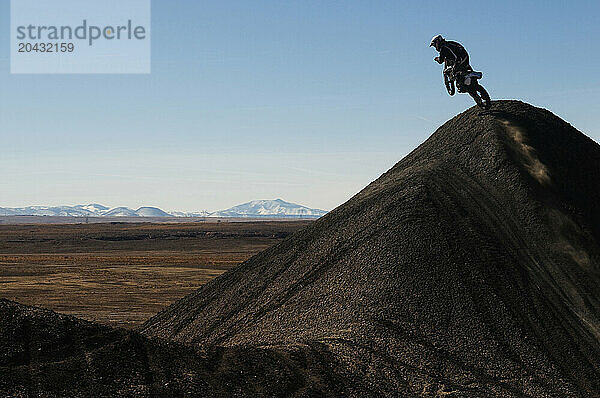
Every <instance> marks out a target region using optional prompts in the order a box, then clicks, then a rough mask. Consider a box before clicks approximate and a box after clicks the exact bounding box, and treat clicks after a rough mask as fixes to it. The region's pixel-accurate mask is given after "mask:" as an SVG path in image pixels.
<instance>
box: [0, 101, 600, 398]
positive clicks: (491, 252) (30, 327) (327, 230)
mask: <svg viewBox="0 0 600 398" xmlns="http://www.w3.org/2000/svg"><path fill="white" fill-rule="evenodd" d="M599 242H600V146H599V145H598V144H596V143H595V142H593V141H592V140H591V139H589V138H587V137H586V136H584V135H583V134H581V133H580V132H578V131H577V130H575V129H574V128H573V127H571V126H570V125H568V124H567V123H565V122H564V121H562V120H561V119H559V118H558V117H556V116H554V115H552V114H551V113H550V112H548V111H545V110H542V109H539V108H535V107H532V106H530V105H527V104H524V103H522V102H517V101H498V102H495V103H494V105H493V107H492V110H491V111H480V110H478V109H476V108H471V109H469V110H467V111H466V112H464V113H462V114H460V115H458V116H457V117H455V118H453V119H452V120H450V121H449V122H447V123H446V124H444V125H443V126H442V127H440V128H439V129H438V130H437V131H436V132H435V133H434V134H433V135H432V136H431V137H430V138H429V139H428V140H427V141H426V142H425V143H423V144H422V145H421V146H420V147H418V148H417V149H416V150H414V151H413V152H412V153H411V154H409V155H408V156H407V157H405V158H404V159H403V160H401V161H400V162H399V163H398V164H396V165H395V166H394V167H393V168H392V169H390V170H389V171H388V172H387V173H385V174H384V175H382V176H381V177H380V178H379V179H377V180H376V181H374V182H373V183H371V184H370V185H369V186H367V187H366V188H365V189H363V190H362V191H361V192H360V193H358V194H357V195H356V196H354V197H353V198H352V199H351V200H349V201H348V202H347V203H345V204H344V205H342V206H340V207H338V208H337V209H336V210H334V211H332V212H331V213H329V214H327V215H326V216H324V217H322V218H321V219H319V220H318V221H316V222H315V223H313V224H311V225H310V226H309V227H308V228H306V229H304V230H302V231H301V232H299V233H296V234H294V235H292V236H291V237H289V238H288V239H286V240H285V241H283V242H282V243H280V244H278V245H276V246H274V247H272V248H270V249H268V250H266V251H264V252H262V253H260V254H258V255H257V256H255V257H253V258H252V259H250V260H248V261H247V262H245V263H243V264H242V265H240V266H239V267H238V268H236V269H235V270H233V271H230V272H228V273H226V274H224V275H223V276H221V277H219V278H217V279H215V280H213V281H211V282H210V283H208V284H207V285H205V286H204V287H203V288H201V289H200V290H198V291H197V292H195V293H193V294H191V295H189V296H187V297H185V298H183V299H181V300H179V301H178V302H176V303H175V304H174V305H172V306H171V307H169V308H167V309H165V310H164V311H162V312H160V313H159V314H157V315H156V316H155V317H153V318H151V319H150V320H149V321H148V322H146V324H144V325H143V326H142V328H141V330H140V332H141V333H142V334H138V333H136V332H124V331H115V330H112V329H108V328H104V327H101V326H97V325H93V324H89V323H83V321H78V320H75V319H72V318H68V320H65V319H67V318H65V317H62V316H59V315H57V314H50V313H46V312H42V313H40V312H39V310H32V309H30V308H28V307H21V306H18V305H16V304H13V303H1V305H0V317H1V318H0V325H3V326H2V328H3V329H2V330H0V332H2V333H1V335H0V345H2V347H0V349H2V351H0V352H4V351H5V347H16V348H14V349H13V351H9V352H12V354H6V355H4V356H3V357H0V380H2V381H0V393H1V392H3V391H9V392H14V391H20V390H18V389H19V388H21V389H23V391H28V392H31V393H34V394H37V393H38V392H43V391H45V390H44V387H43V386H44V385H45V384H44V383H50V384H51V385H52V389H51V391H61V392H65V391H67V392H68V393H71V394H78V393H82V394H84V395H86V394H87V395H98V394H93V393H89V392H90V391H100V392H101V393H102V394H106V395H110V394H114V393H115V392H120V391H121V392H122V391H125V392H130V393H131V394H133V395H142V396H143V395H145V394H151V395H157V394H174V395H181V394H184V393H185V392H186V389H188V390H187V391H192V392H195V393H202V394H204V395H208V396H219V395H223V394H224V395H225V396H229V395H236V394H237V395H238V396H260V395H264V396H289V395H298V396H320V395H329V396H432V397H433V396H444V395H449V394H451V393H452V395H451V396H460V397H482V396H502V397H546V396H552V397H562V396H582V397H595V396H598V395H600V305H599V298H600V245H599ZM11 314H12V315H11ZM40 322H42V324H44V325H47V326H46V327H43V328H41V330H43V331H44V333H43V334H40V332H38V330H40V327H38V326H36V325H38V324H39V323H40ZM65 325H66V326H65ZM67 326H68V327H67ZM19 328H24V330H25V332H19V331H20V330H21V329H19ZM40 336H41V337H40ZM96 336H98V337H96ZM158 339H164V340H158ZM166 341H171V342H170V343H167V342H166ZM52 347H61V348H60V349H55V348H52ZM40 352H41V353H49V354H43V355H42V354H40ZM69 363H77V364H78V366H81V367H82V368H83V369H88V372H86V373H76V372H75V373H71V372H70V370H69V369H72V368H67V366H69V365H67V364H69ZM2 373H4V374H2ZM42 374H44V375H46V374H50V375H52V376H43V377H46V379H39V378H40V377H42V376H40V375H42ZM73 374H75V376H74V375H73ZM88 374H91V375H92V376H85V375H88ZM94 375H96V376H94ZM97 375H99V376H97ZM5 376H6V377H5ZM48 377H50V379H48ZM100 388H101V389H100ZM0 395H1V394H0Z"/></svg>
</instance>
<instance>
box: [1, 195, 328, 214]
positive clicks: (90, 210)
mask: <svg viewBox="0 0 600 398" xmlns="http://www.w3.org/2000/svg"><path fill="white" fill-rule="evenodd" d="M326 213H327V212H326V211H324V210H318V209H310V208H308V207H306V206H302V205H298V204H295V203H289V202H286V201H284V200H281V199H275V200H255V201H252V202H248V203H244V204H241V205H238V206H234V207H232V208H230V209H227V210H221V211H216V212H214V213H211V212H208V211H199V212H181V211H172V212H165V211H163V210H161V209H159V208H157V207H140V208H139V209H137V210H133V209H130V208H129V207H115V208H112V209H111V208H109V207H106V206H103V205H100V204H97V203H93V204H89V205H77V206H54V207H49V206H29V207H12V208H8V207H0V216H55V217H236V218H240V217H243V218H247V217H275V218H319V217H321V216H322V215H324V214H326Z"/></svg>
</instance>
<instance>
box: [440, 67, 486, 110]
mask: <svg viewBox="0 0 600 398" xmlns="http://www.w3.org/2000/svg"><path fill="white" fill-rule="evenodd" d="M482 77H483V73H481V72H475V71H472V70H469V71H456V72H455V71H454V68H453V67H451V66H450V67H446V68H444V84H445V85H446V90H448V94H450V95H451V96H452V95H454V93H455V92H456V88H457V89H458V92H459V93H469V95H470V96H471V97H472V98H473V99H474V100H475V102H476V103H477V105H478V106H479V107H480V108H483V109H490V107H491V106H492V100H491V99H490V95H489V94H488V92H487V91H486V90H485V88H483V86H482V85H481V84H479V79H481V78H482ZM455 84H456V88H455Z"/></svg>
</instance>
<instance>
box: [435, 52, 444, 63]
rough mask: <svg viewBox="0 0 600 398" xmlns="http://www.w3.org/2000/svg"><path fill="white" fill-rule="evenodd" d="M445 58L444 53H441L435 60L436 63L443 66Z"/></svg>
mask: <svg viewBox="0 0 600 398" xmlns="http://www.w3.org/2000/svg"><path fill="white" fill-rule="evenodd" d="M445 59H446V58H445V57H444V51H440V55H439V56H437V57H435V58H434V61H435V62H437V63H438V64H443V63H444V61H445Z"/></svg>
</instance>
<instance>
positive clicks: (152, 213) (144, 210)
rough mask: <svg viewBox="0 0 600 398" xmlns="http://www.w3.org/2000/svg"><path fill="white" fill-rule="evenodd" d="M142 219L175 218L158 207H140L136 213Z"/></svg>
mask: <svg viewBox="0 0 600 398" xmlns="http://www.w3.org/2000/svg"><path fill="white" fill-rule="evenodd" d="M135 214H137V215H138V216H140V217H173V215H171V214H169V213H166V212H164V211H162V210H161V209H159V208H158V207H140V208H139V209H137V210H136V211H135Z"/></svg>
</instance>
